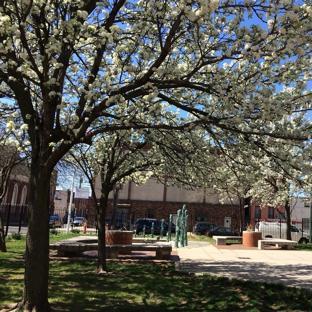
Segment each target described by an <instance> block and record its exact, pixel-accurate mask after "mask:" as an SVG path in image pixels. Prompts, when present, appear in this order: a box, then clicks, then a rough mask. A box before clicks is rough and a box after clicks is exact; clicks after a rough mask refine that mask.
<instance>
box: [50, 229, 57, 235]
mask: <svg viewBox="0 0 312 312" xmlns="http://www.w3.org/2000/svg"><path fill="white" fill-rule="evenodd" d="M50 233H51V234H52V235H57V234H58V231H57V230H56V229H51V230H50Z"/></svg>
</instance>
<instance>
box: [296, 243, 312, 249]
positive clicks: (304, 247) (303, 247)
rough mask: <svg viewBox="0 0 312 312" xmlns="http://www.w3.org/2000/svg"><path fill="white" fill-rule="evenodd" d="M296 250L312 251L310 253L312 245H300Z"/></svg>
mask: <svg viewBox="0 0 312 312" xmlns="http://www.w3.org/2000/svg"><path fill="white" fill-rule="evenodd" d="M295 248H296V249H298V250H310V251H312V244H311V243H309V244H298V245H297V246H296V247H295Z"/></svg>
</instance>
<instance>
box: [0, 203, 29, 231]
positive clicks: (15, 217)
mask: <svg viewBox="0 0 312 312" xmlns="http://www.w3.org/2000/svg"><path fill="white" fill-rule="evenodd" d="M0 214H1V218H2V222H3V225H4V229H5V235H7V234H8V230H9V226H17V227H18V229H17V232H18V233H19V232H20V231H21V227H22V226H26V225H27V205H11V204H3V205H0Z"/></svg>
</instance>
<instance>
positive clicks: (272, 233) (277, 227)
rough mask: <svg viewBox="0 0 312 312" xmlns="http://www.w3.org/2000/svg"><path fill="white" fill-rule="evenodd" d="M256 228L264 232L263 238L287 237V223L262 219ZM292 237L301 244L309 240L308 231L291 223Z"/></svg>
mask: <svg viewBox="0 0 312 312" xmlns="http://www.w3.org/2000/svg"><path fill="white" fill-rule="evenodd" d="M255 230H256V231H259V232H261V233H262V237H263V238H283V239H286V237H287V234H286V231H287V225H286V223H280V222H266V221H260V222H258V223H256V226H255ZM290 232H291V239H292V240H294V241H297V242H299V244H301V243H303V244H306V243H308V242H309V235H308V233H307V232H301V231H299V229H298V228H297V227H296V226H294V225H291V226H290Z"/></svg>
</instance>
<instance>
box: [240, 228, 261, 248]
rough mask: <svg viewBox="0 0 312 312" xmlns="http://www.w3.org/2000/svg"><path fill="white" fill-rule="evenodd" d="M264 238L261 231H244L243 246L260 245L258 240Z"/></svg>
mask: <svg viewBox="0 0 312 312" xmlns="http://www.w3.org/2000/svg"><path fill="white" fill-rule="evenodd" d="M261 238H262V233H261V232H253V231H244V232H243V246H244V247H258V240H260V239H261Z"/></svg>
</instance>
